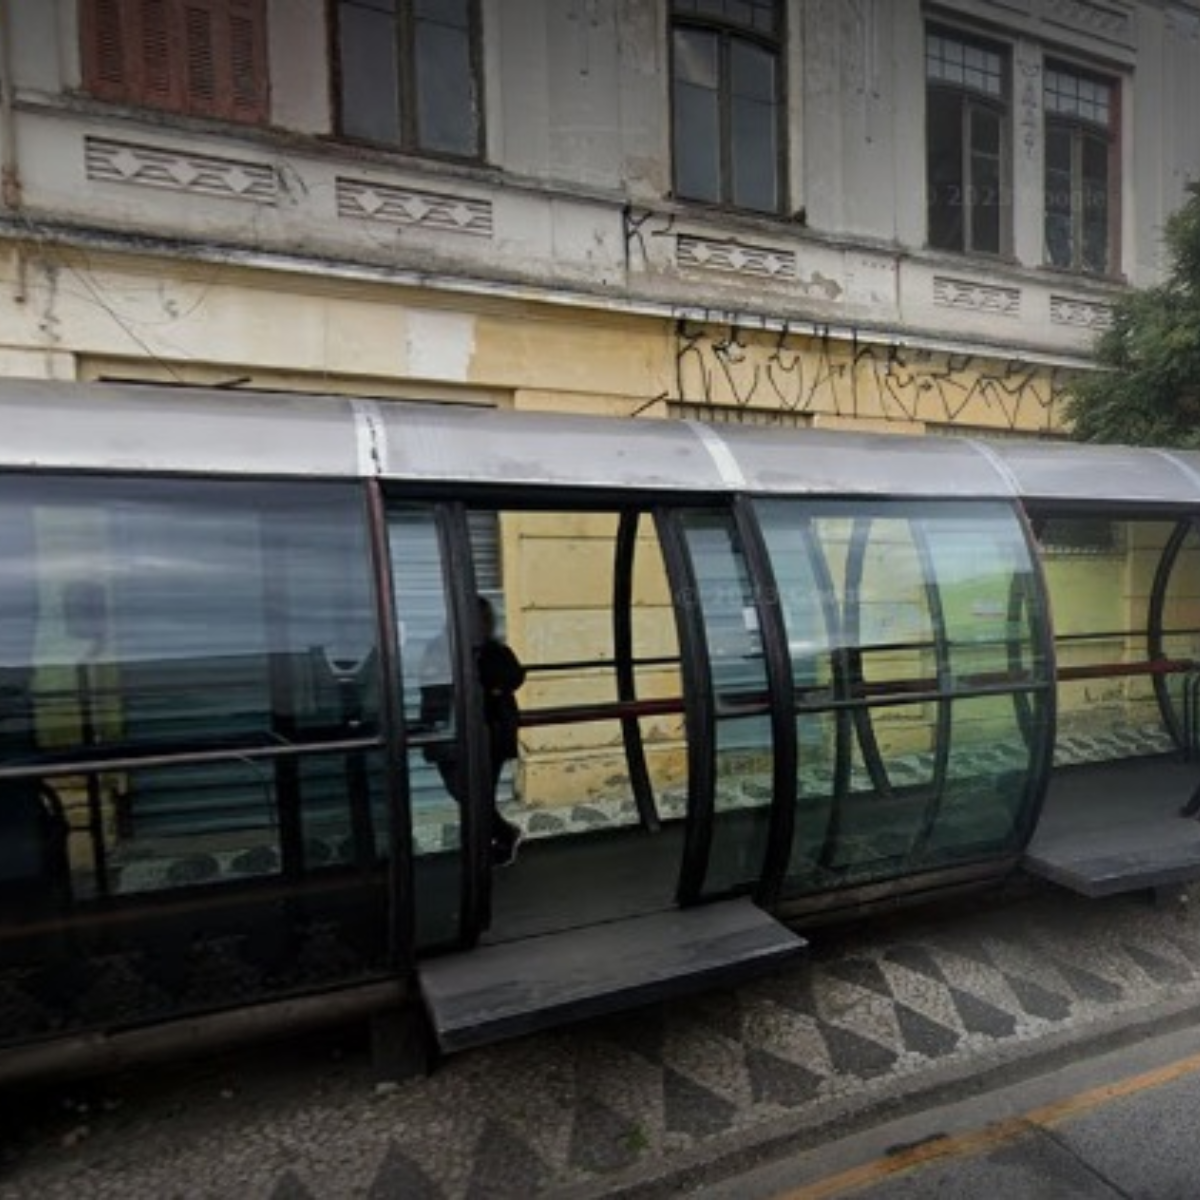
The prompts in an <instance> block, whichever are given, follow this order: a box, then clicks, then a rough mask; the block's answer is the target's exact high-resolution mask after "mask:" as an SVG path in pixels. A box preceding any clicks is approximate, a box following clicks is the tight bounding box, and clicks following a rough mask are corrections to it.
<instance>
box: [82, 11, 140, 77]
mask: <svg viewBox="0 0 1200 1200" xmlns="http://www.w3.org/2000/svg"><path fill="white" fill-rule="evenodd" d="M130 15H131V14H130V5H129V4H128V2H127V0H83V4H82V6H81V8H80V13H79V29H80V37H81V41H82V43H83V45H82V58H83V83H84V86H85V87H86V88H87V90H88V91H89V92H91V93H92V94H93V95H94V96H99V97H100V98H101V99H103V100H125V99H127V98H128V95H129V92H130V90H131V86H132V83H133V81H132V80H131V79H130V69H129V68H130V65H131V64H130V62H129V58H130V55H129V47H130V44H131V41H132V35H133V30H132V28H131V23H130V20H129V17H130Z"/></svg>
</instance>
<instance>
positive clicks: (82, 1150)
mask: <svg viewBox="0 0 1200 1200" xmlns="http://www.w3.org/2000/svg"><path fill="white" fill-rule="evenodd" d="M956 909H957V913H956V915H955V916H954V917H953V918H950V917H939V918H936V919H935V918H934V917H933V916H931V915H928V914H926V915H923V916H916V917H914V916H911V915H910V916H907V917H903V918H892V919H891V920H890V921H889V922H888V923H886V924H883V925H874V926H866V927H863V928H862V929H861V930H857V931H851V932H841V933H837V934H835V933H833V932H831V931H826V932H824V933H821V932H817V933H816V934H815V935H814V936H813V938H812V940H813V945H814V955H813V958H812V960H811V961H810V962H809V963H807V964H804V965H801V966H799V967H797V968H794V969H791V970H789V971H788V972H786V973H783V974H780V975H778V976H776V977H773V978H770V979H767V980H763V981H759V982H756V983H753V984H750V985H746V986H743V987H741V988H738V989H736V990H732V991H726V992H722V993H717V994H713V995H711V996H707V997H701V998H697V999H694V1000H691V1001H687V1002H677V1003H672V1004H669V1005H666V1006H660V1007H657V1008H653V1009H648V1010H645V1011H642V1012H638V1013H634V1014H629V1015H625V1016H621V1017H619V1018H610V1019H606V1020H604V1021H600V1022H593V1023H591V1024H588V1025H585V1026H581V1027H579V1028H576V1029H572V1030H566V1031H560V1032H557V1033H553V1034H546V1035H541V1036H537V1037H533V1038H528V1039H525V1040H523V1041H520V1042H515V1043H511V1044H508V1045H504V1046H499V1047H495V1048H492V1049H488V1050H484V1051H478V1052H475V1053H471V1054H467V1055H464V1056H462V1057H459V1058H456V1059H451V1060H449V1061H448V1062H447V1063H446V1064H444V1065H443V1066H442V1067H441V1069H439V1071H437V1072H436V1073H435V1074H434V1075H433V1076H432V1077H431V1078H429V1079H425V1080H420V1081H415V1082H412V1083H407V1084H404V1085H400V1086H396V1087H389V1086H383V1087H382V1088H380V1087H377V1086H376V1085H375V1084H374V1083H373V1082H372V1081H371V1078H370V1074H369V1071H368V1068H367V1064H366V1061H365V1057H364V1056H363V1054H362V1053H361V1051H353V1052H351V1053H350V1054H348V1055H346V1056H344V1057H341V1058H338V1059H336V1060H333V1059H331V1058H330V1057H329V1055H328V1054H327V1053H321V1052H318V1051H317V1050H314V1051H313V1058H312V1060H311V1061H306V1060H305V1056H304V1055H303V1054H299V1055H297V1054H294V1053H293V1054H289V1055H287V1056H286V1062H285V1063H284V1064H282V1065H281V1064H276V1065H275V1066H273V1067H271V1066H269V1067H267V1068H261V1067H257V1066H250V1065H246V1064H245V1063H244V1062H243V1063H242V1064H241V1066H242V1071H241V1074H240V1075H239V1072H238V1067H237V1066H236V1065H235V1066H233V1067H229V1066H226V1067H223V1068H221V1070H222V1071H223V1072H224V1073H223V1074H222V1073H214V1074H211V1075H203V1073H202V1074H201V1077H200V1081H199V1082H196V1080H195V1079H194V1078H193V1079H192V1082H191V1083H186V1082H184V1083H172V1084H170V1085H169V1086H167V1085H164V1086H163V1087H162V1088H160V1089H159V1090H158V1091H156V1092H153V1093H151V1094H150V1095H149V1096H142V1097H140V1098H139V1097H134V1098H132V1099H129V1098H125V1099H123V1098H122V1096H121V1094H120V1084H119V1083H112V1084H108V1085H99V1086H98V1090H97V1088H96V1087H93V1089H92V1090H91V1091H89V1092H87V1093H86V1094H87V1095H88V1096H89V1097H90V1099H89V1100H88V1101H87V1102H86V1104H87V1111H86V1113H83V1114H81V1113H80V1112H78V1111H77V1110H76V1109H75V1108H71V1107H66V1108H64V1109H63V1111H62V1112H60V1113H58V1114H57V1115H56V1116H54V1118H53V1119H52V1120H49V1121H48V1122H46V1121H40V1120H39V1122H38V1124H37V1127H36V1133H32V1134H29V1135H28V1137H29V1138H30V1139H31V1140H28V1141H26V1142H25V1144H24V1145H23V1146H22V1148H21V1149H20V1150H17V1149H10V1151H9V1153H8V1157H7V1161H6V1160H5V1159H4V1158H2V1157H0V1172H2V1174H0V1180H3V1181H2V1182H0V1198H3V1200H15V1198H16V1197H29V1196H37V1197H38V1198H39V1200H50V1198H52V1197H64V1198H66V1197H75V1196H79V1195H87V1196H95V1197H110V1196H111V1197H122V1200H135V1198H137V1197H142V1196H145V1197H151V1196H153V1197H155V1198H156V1200H159V1198H162V1197H173V1196H180V1197H187V1198H188V1200H192V1198H193V1197H210V1196H211V1197H218V1196H219V1197H222V1198H227V1197H233V1196H236V1197H238V1200H242V1198H243V1197H244V1198H246V1200H257V1198H260V1197H261V1198H262V1200H310V1198H324V1197H350V1196H357V1197H366V1198H368V1200H384V1198H386V1197H403V1198H404V1200H410V1198H415V1200H425V1198H430V1200H432V1198H435V1197H436V1198H443V1197H445V1198H454V1200H458V1198H464V1197H471V1198H476V1197H479V1198H482V1197H488V1198H491V1197H504V1196H530V1195H539V1194H563V1193H571V1192H577V1191H578V1190H579V1189H581V1188H582V1189H584V1190H589V1189H590V1190H600V1191H603V1190H605V1189H606V1188H608V1187H610V1186H614V1185H615V1184H616V1183H617V1182H618V1181H620V1180H621V1179H623V1178H625V1177H626V1176H628V1175H630V1173H636V1172H638V1171H641V1170H645V1169H647V1168H654V1169H661V1168H664V1167H670V1166H671V1165H672V1164H680V1163H683V1162H685V1161H688V1160H690V1159H692V1158H693V1157H694V1156H697V1155H703V1154H705V1153H708V1152H710V1151H711V1152H714V1153H715V1152H716V1151H718V1150H726V1149H728V1148H729V1147H730V1146H731V1145H732V1144H734V1143H739V1144H746V1143H748V1142H751V1141H753V1140H754V1139H756V1138H760V1137H763V1136H765V1132H764V1131H771V1130H778V1129H780V1128H781V1127H785V1126H786V1127H787V1128H793V1127H796V1126H799V1125H801V1124H804V1123H819V1122H820V1121H822V1120H825V1119H829V1117H830V1114H833V1113H835V1112H838V1111H842V1110H844V1109H845V1108H846V1106H850V1107H852V1108H862V1107H863V1106H866V1105H869V1104H871V1103H872V1102H873V1101H879V1100H880V1099H881V1098H883V1097H884V1096H890V1095H894V1094H895V1093H896V1091H897V1090H898V1089H899V1090H904V1089H919V1088H920V1087H922V1086H929V1085H930V1083H932V1082H933V1081H934V1080H935V1079H937V1078H941V1077H943V1076H944V1074H945V1072H946V1070H947V1069H948V1068H950V1069H954V1068H955V1067H957V1068H959V1069H966V1068H968V1067H971V1066H975V1067H978V1066H979V1065H981V1064H986V1063H990V1062H996V1061H1001V1060H1003V1059H1005V1058H1008V1057H1019V1056H1020V1055H1022V1054H1028V1053H1030V1052H1032V1051H1034V1050H1035V1049H1037V1048H1038V1047H1039V1046H1044V1045H1047V1044H1049V1042H1051V1041H1053V1040H1054V1039H1055V1038H1056V1037H1060V1036H1062V1035H1066V1034H1070V1035H1078V1036H1082V1035H1084V1034H1086V1032H1087V1031H1088V1029H1089V1027H1090V1028H1092V1029H1096V1028H1099V1027H1100V1025H1101V1024H1105V1025H1107V1024H1108V1023H1111V1022H1112V1021H1113V1020H1114V1019H1117V1018H1120V1017H1122V1016H1125V1017H1128V1016H1130V1015H1131V1014H1133V1013H1135V1012H1136V1011H1138V1010H1145V1009H1148V1008H1150V1007H1151V1006H1155V1005H1158V1004H1162V1003H1164V1002H1173V1003H1190V1002H1192V1001H1193V1000H1194V1001H1195V1002H1196V1003H1197V1004H1200V916H1197V915H1195V914H1194V913H1193V912H1192V911H1191V910H1190V909H1189V908H1187V907H1181V908H1179V909H1164V908H1155V907H1153V906H1151V905H1150V904H1148V903H1147V902H1146V901H1145V900H1144V899H1139V898H1133V897H1125V898H1118V899H1113V900H1109V901H1104V902H1090V903H1089V902H1087V901H1084V900H1081V899H1077V898H1075V897H1071V896H1067V895H1064V894H1061V893H1054V892H1050V891H1037V892H1035V893H1033V894H1032V895H1031V896H1029V897H1026V898H1024V899H1020V900H1009V901H1007V902H1001V901H999V900H993V901H986V902H983V901H981V902H978V903H972V904H970V905H966V906H964V905H962V904H959V905H957V906H956ZM314 1044H315V1043H314ZM252 1058H253V1056H252V1055H251V1060H252ZM214 1071H215V1068H214ZM273 1072H274V1078H272V1073H273ZM105 1087H109V1088H110V1089H115V1090H110V1091H105ZM71 1103H72V1104H74V1101H72V1102H71ZM19 1125H20V1120H19V1119H18V1120H16V1122H15V1126H16V1127H19ZM0 1129H7V1131H8V1133H9V1135H10V1136H12V1135H13V1129H14V1120H13V1118H12V1117H11V1116H9V1117H8V1118H6V1119H5V1120H3V1121H0Z"/></svg>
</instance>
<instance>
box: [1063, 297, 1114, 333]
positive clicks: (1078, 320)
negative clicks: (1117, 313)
mask: <svg viewBox="0 0 1200 1200" xmlns="http://www.w3.org/2000/svg"><path fill="white" fill-rule="evenodd" d="M1050 322H1051V324H1053V325H1074V326H1076V327H1078V328H1080V329H1107V328H1109V326H1110V325H1112V307H1111V306H1110V305H1108V304H1099V303H1097V302H1096V301H1095V300H1077V299H1075V298H1074V297H1073V296H1051V297H1050Z"/></svg>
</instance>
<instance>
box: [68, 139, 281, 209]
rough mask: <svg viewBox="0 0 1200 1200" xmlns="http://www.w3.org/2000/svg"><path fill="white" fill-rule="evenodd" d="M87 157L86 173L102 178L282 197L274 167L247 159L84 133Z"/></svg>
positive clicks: (266, 199)
mask: <svg viewBox="0 0 1200 1200" xmlns="http://www.w3.org/2000/svg"><path fill="white" fill-rule="evenodd" d="M84 163H85V169H86V172H87V177H88V178H89V179H92V180H96V181H98V182H103V183H130V184H137V185H139V186H142V187H153V188H164V189H166V190H167V191H172V192H185V193H187V194H188V195H198V196H220V197H224V198H226V199H230V200H248V201H251V202H253V203H255V204H276V203H278V200H279V175H278V173H277V172H276V171H275V168H274V167H271V166H269V165H267V164H266V163H258V162H249V161H247V160H245V159H237V158H224V157H216V156H213V155H209V154H194V153H192V152H191V151H188V150H169V149H166V148H165V147H162V146H147V145H144V144H142V143H138V142H121V141H114V140H112V139H110V138H95V137H88V138H84Z"/></svg>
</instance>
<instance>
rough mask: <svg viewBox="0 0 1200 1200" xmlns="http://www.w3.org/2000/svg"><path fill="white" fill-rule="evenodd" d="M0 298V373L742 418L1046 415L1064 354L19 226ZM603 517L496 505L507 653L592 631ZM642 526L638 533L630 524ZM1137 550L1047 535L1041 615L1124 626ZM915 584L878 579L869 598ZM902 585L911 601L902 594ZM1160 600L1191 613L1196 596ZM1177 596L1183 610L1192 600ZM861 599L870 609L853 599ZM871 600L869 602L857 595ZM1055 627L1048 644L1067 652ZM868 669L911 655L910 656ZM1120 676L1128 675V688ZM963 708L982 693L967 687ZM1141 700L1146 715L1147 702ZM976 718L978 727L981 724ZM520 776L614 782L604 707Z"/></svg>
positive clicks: (674, 746)
mask: <svg viewBox="0 0 1200 1200" xmlns="http://www.w3.org/2000/svg"><path fill="white" fill-rule="evenodd" d="M0 302H3V303H4V304H5V306H6V309H7V311H8V314H9V319H8V320H7V321H6V325H5V332H4V337H3V339H0V372H7V373H9V374H27V375H43V376H47V377H58V378H69V377H80V378H98V377H114V376H120V377H126V378H147V379H160V380H166V381H173V382H179V383H214V382H220V381H223V380H228V379H230V378H243V377H244V378H245V379H246V380H247V382H248V386H253V387H263V388H280V389H294V390H305V391H330V392H338V393H347V394H363V395H370V396H380V397H385V398H386V397H394V398H395V399H396V400H397V401H402V400H404V399H406V398H412V397H422V396H424V397H428V398H432V399H437V400H443V401H453V400H462V401H466V402H471V403H487V404H494V405H498V406H510V407H512V408H515V409H520V410H527V411H547V410H549V411H570V412H582V413H592V414H603V415H609V416H614V417H626V418H627V417H631V416H634V415H636V416H637V417H638V419H642V420H658V419H663V418H665V417H667V416H668V415H669V412H670V406H671V405H672V404H675V405H678V406H680V410H686V411H687V413H688V414H689V415H691V416H693V417H697V416H699V417H701V418H703V416H704V414H705V412H706V411H708V410H710V409H711V410H712V411H713V412H714V413H716V412H717V411H718V410H719V411H720V413H721V416H722V419H725V420H728V419H731V418H732V419H735V420H736V419H738V417H739V415H741V414H745V415H746V416H747V418H753V419H754V420H755V421H756V423H761V422H762V421H764V420H765V421H768V422H769V421H770V420H771V419H773V417H774V418H778V419H780V420H781V422H782V423H785V424H790V425H797V424H806V423H807V424H812V425H816V426H824V427H828V428H839V429H841V428H844V429H855V428H863V429H870V430H872V431H880V430H888V431H893V432H896V433H906V434H920V433H921V432H922V431H926V430H931V429H941V430H943V431H944V430H946V429H948V428H949V429H953V428H962V429H965V430H966V431H968V432H970V433H972V434H978V433H980V432H984V433H986V432H996V433H1004V432H1014V433H1021V434H1033V433H1039V432H1048V431H1054V430H1056V429H1057V428H1058V425H1059V422H1060V419H1061V404H1062V400H1063V397H1064V394H1065V389H1066V387H1067V385H1068V384H1069V381H1070V374H1069V373H1068V372H1066V371H1058V370H1055V369H1052V368H1049V367H1044V366H1033V365H1030V364H1028V363H1022V362H1019V361H1010V360H1009V359H1008V358H1007V357H1006V356H1003V355H997V356H996V357H994V358H987V357H978V356H966V355H957V356H956V355H949V354H946V353H943V352H932V351H918V350H912V349H908V348H902V347H900V346H898V345H893V346H888V345H887V344H886V343H885V342H879V341H875V342H864V341H858V342H856V341H854V340H852V339H841V340H839V339H835V338H826V337H818V336H812V335H807V334H795V333H788V334H779V333H764V332H753V331H748V330H738V329H730V328H729V327H728V326H727V325H715V324H713V325H691V324H688V323H677V322H674V321H671V320H666V319H663V318H658V317H635V316H627V315H625V316H623V315H614V314H609V313H603V312H600V311H597V310H583V309H578V310H576V309H570V308H566V307H555V306H551V305H547V304H542V305H539V304H534V303H531V302H516V301H509V300H504V299H502V298H500V297H488V298H484V297H468V296H462V295H460V296H451V295H448V294H445V293H442V294H437V293H433V292H427V291H422V290H418V289H413V288H401V287H393V286H389V285H386V284H383V283H377V284H376V283H362V282H350V281H336V280H332V279H322V278H317V277H301V276H298V275H297V276H289V275H287V274H285V273H283V272H266V271H262V270H251V269H247V268H243V267H240V266H237V265H234V264H192V265H188V264H184V263H181V262H178V261H174V260H168V259H163V258H154V257H151V256H146V257H138V256H135V255H115V254H99V253H97V254H92V255H83V254H81V253H78V252H76V251H71V250H66V249H62V248H49V249H47V248H43V247H36V246H27V247H23V248H21V249H20V250H19V251H18V250H14V249H12V248H10V249H8V250H6V251H4V252H0ZM613 528H614V525H613V521H612V519H611V518H595V517H571V518H567V519H562V518H558V519H555V518H547V517H539V516H534V515H531V514H523V515H521V514H509V515H507V516H506V517H505V518H504V520H503V523H502V554H503V562H504V584H505V592H506V610H507V621H508V631H509V636H510V638H511V640H512V642H513V644H514V646H515V647H516V648H517V650H518V652H519V653H520V654H521V655H522V657H523V658H525V659H526V660H527V661H529V662H534V663H536V662H540V661H541V662H544V661H552V660H554V659H565V658H570V659H578V658H586V657H592V656H596V657H610V656H611V653H612V646H611V629H610V627H609V610H608V604H609V599H610V595H611V587H612V578H611V553H612V537H613ZM643 532H644V542H643V546H644V547H645V548H646V550H647V551H648V552H649V551H650V550H651V549H652V545H653V541H652V537H651V536H650V534H649V531H648V530H644V531H643ZM1152 558H1153V555H1152V553H1150V552H1149V549H1148V548H1146V547H1142V546H1134V547H1132V548H1131V550H1130V552H1129V554H1128V555H1126V556H1113V557H1109V558H1104V557H1100V558H1089V559H1086V560H1085V559H1066V558H1062V559H1058V558H1052V559H1051V561H1050V562H1049V563H1048V567H1047V570H1048V575H1049V578H1050V581H1051V585H1052V588H1053V590H1054V592H1055V608H1056V616H1057V619H1058V623H1059V626H1060V628H1062V629H1067V630H1069V629H1073V628H1076V629H1082V628H1089V627H1090V628H1093V629H1094V628H1098V627H1101V626H1108V625H1110V624H1111V625H1112V627H1113V628H1124V627H1127V626H1128V624H1129V623H1130V621H1131V620H1132V619H1133V618H1132V617H1131V612H1132V610H1134V609H1136V608H1137V606H1138V604H1140V603H1143V602H1144V596H1145V593H1146V590H1147V589H1148V586H1149V584H1148V573H1149V572H1151V571H1152V567H1151V566H1150V565H1149V564H1150V562H1151V559H1152ZM917 599H919V597H915V596H914V597H909V598H905V597H904V596H895V595H893V596H891V597H890V598H889V600H888V601H887V602H885V603H881V604H880V605H879V606H878V611H877V614H876V615H878V617H879V619H880V620H882V621H891V622H893V623H895V622H896V621H898V620H900V619H901V618H902V617H903V615H904V613H905V612H906V611H908V610H909V609H910V608H911V607H912V604H913V603H915V602H916V600H917ZM910 602H911V603H910ZM635 605H636V630H637V638H638V643H639V652H640V653H643V654H661V653H667V654H669V653H673V652H674V621H673V615H672V612H671V609H670V606H669V597H668V595H667V590H666V585H665V579H664V578H663V575H662V572H661V566H657V567H654V566H651V567H646V568H645V569H643V571H642V572H641V576H640V578H639V583H638V592H637V596H636V597H635ZM1179 605H1180V610H1181V612H1184V611H1185V610H1186V614H1187V615H1188V620H1189V622H1190V623H1191V624H1195V625H1200V595H1198V596H1196V597H1181V598H1180V600H1179ZM1193 614H1194V615H1193ZM868 616H871V614H870V613H869V614H868ZM872 619H873V618H872ZM1076 654H1077V652H1076V651H1075V650H1071V651H1069V652H1068V653H1067V654H1065V655H1064V661H1074V656H1075V655H1076ZM876 666H877V669H882V668H883V667H884V666H886V667H887V670H889V671H894V672H895V673H898V674H900V675H906V674H907V675H911V674H913V673H915V672H919V673H927V672H928V671H929V670H930V669H931V666H932V664H931V663H930V662H928V661H925V659H924V658H923V657H922V656H914V655H901V656H897V658H896V661H895V662H893V663H891V664H882V663H877V664H876ZM642 686H643V692H644V694H645V695H648V696H664V695H670V694H672V693H675V692H677V691H678V687H679V684H678V678H677V675H676V674H675V672H673V671H670V670H661V669H659V670H653V671H648V672H646V675H645V678H644V680H643V681H642ZM612 688H613V685H612V679H611V674H610V673H609V674H607V675H606V674H596V673H594V672H593V673H579V674H572V675H562V676H557V677H554V678H537V677H535V678H534V679H533V680H531V682H530V684H529V685H528V687H527V688H526V689H525V692H524V694H523V696H522V701H523V703H524V704H525V705H526V706H527V707H541V706H551V705H561V704H566V703H581V702H585V701H589V700H598V699H602V698H608V697H611V696H612V695H613V694H614V693H613V690H612ZM1139 689H1140V690H1139ZM1146 699H1147V695H1146V692H1145V688H1144V686H1143V685H1142V684H1140V683H1127V684H1103V685H1094V686H1093V685H1079V686H1072V687H1070V688H1068V689H1066V691H1065V692H1064V706H1063V708H1064V711H1063V725H1064V729H1070V728H1073V727H1076V726H1078V727H1080V728H1082V727H1085V726H1086V724H1087V723H1088V722H1089V721H1090V720H1092V719H1093V718H1094V715H1095V713H1096V712H1097V711H1098V710H1101V709H1102V710H1103V711H1104V712H1105V713H1106V714H1108V716H1107V717H1106V719H1110V718H1111V719H1112V720H1114V721H1115V720H1118V719H1133V717H1134V716H1135V715H1136V716H1137V718H1138V719H1141V714H1142V712H1143V711H1144V712H1145V713H1150V709H1149V707H1148V706H1147V704H1146ZM935 715H936V714H935V712H934V710H933V709H932V708H922V709H910V710H908V711H906V712H903V713H901V712H896V713H893V714H891V715H890V716H889V717H888V718H887V720H885V721H883V722H881V726H880V729H881V739H882V741H883V743H884V747H885V750H888V751H894V752H901V751H912V750H918V749H927V748H928V746H929V745H930V740H931V728H932V725H931V723H932V721H933V720H934V718H935ZM979 718H980V723H979V728H980V730H985V729H986V727H987V719H988V718H987V714H986V713H985V712H984V710H983V708H981V709H980V710H979ZM1148 719H1149V718H1148ZM647 736H648V738H649V740H650V752H651V761H652V767H653V769H654V771H655V772H656V773H657V774H658V775H659V776H661V778H662V779H663V780H664V781H666V782H667V783H669V784H671V785H672V786H675V785H678V783H679V781H680V780H681V779H682V778H683V774H684V761H683V753H682V735H681V726H680V722H679V720H678V719H676V718H660V719H655V720H654V721H651V722H647ZM981 736H982V734H981ZM518 782H519V787H520V789H521V792H522V794H523V796H524V797H525V799H526V800H527V801H528V802H530V803H533V804H561V803H575V802H578V801H580V800H587V799H596V798H604V797H607V796H611V795H615V794H616V793H618V792H621V791H622V790H623V789H625V788H626V786H627V785H626V783H625V781H624V759H623V755H622V753H621V748H620V745H619V741H618V740H617V737H616V727H615V726H604V725H595V726H586V727H585V726H582V725H580V726H572V727H568V728H555V729H546V730H537V731H535V730H529V731H527V732H526V734H525V736H524V758H523V761H522V763H521V767H520V772H519V780H518Z"/></svg>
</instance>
